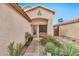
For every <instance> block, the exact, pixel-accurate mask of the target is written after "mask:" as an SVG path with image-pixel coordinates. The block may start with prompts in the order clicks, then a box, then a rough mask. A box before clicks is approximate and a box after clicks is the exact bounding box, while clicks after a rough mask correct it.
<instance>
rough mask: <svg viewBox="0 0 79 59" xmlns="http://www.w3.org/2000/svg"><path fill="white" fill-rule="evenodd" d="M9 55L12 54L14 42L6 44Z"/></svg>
mask: <svg viewBox="0 0 79 59" xmlns="http://www.w3.org/2000/svg"><path fill="white" fill-rule="evenodd" d="M8 50H9V55H11V56H14V42H11V43H10V44H9V45H8Z"/></svg>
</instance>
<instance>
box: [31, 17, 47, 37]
mask: <svg viewBox="0 0 79 59" xmlns="http://www.w3.org/2000/svg"><path fill="white" fill-rule="evenodd" d="M47 24H48V20H47V19H45V18H35V19H32V24H31V25H32V33H33V35H34V37H43V36H45V35H47Z"/></svg>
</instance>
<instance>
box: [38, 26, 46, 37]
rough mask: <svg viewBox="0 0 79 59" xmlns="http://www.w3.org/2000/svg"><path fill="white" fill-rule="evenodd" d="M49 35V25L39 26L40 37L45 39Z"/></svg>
mask: <svg viewBox="0 0 79 59" xmlns="http://www.w3.org/2000/svg"><path fill="white" fill-rule="evenodd" d="M45 35H47V25H39V36H40V37H43V36H45Z"/></svg>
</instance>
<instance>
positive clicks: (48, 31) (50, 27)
mask: <svg viewBox="0 0 79 59" xmlns="http://www.w3.org/2000/svg"><path fill="white" fill-rule="evenodd" d="M47 34H48V35H52V36H53V26H52V19H51V18H50V19H49V21H48V27H47Z"/></svg>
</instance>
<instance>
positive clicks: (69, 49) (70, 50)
mask: <svg viewBox="0 0 79 59" xmlns="http://www.w3.org/2000/svg"><path fill="white" fill-rule="evenodd" d="M63 50H64V51H63V55H65V56H77V55H79V49H78V48H77V47H76V46H75V45H74V44H71V43H65V44H64V47H63Z"/></svg>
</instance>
